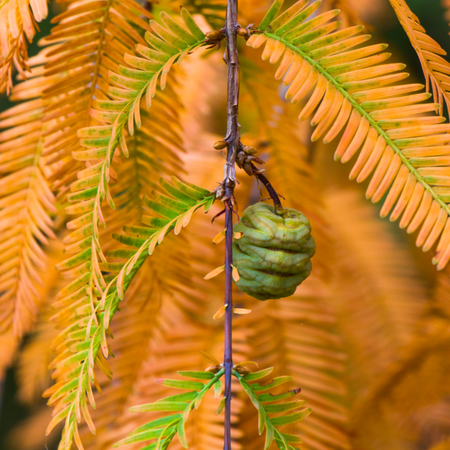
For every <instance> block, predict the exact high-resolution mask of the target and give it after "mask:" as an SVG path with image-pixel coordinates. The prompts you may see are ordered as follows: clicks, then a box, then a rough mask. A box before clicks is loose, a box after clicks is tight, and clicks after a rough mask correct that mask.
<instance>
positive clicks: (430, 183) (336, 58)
mask: <svg viewBox="0 0 450 450" xmlns="http://www.w3.org/2000/svg"><path fill="white" fill-rule="evenodd" d="M306 5H307V3H306V2H302V1H300V2H297V3H296V4H295V5H294V6H292V8H291V9H289V10H287V11H286V12H284V13H283V14H281V15H280V16H278V17H277V18H275V17H276V15H277V13H278V10H279V6H280V2H275V3H274V5H273V6H272V8H271V9H270V10H269V12H268V13H267V15H266V17H265V19H264V20H263V22H262V23H261V25H260V31H263V33H262V34H260V33H257V34H254V35H253V36H252V37H251V38H250V39H249V40H248V41H247V45H250V46H252V47H253V48H259V47H260V46H262V45H263V44H265V49H264V51H263V53H262V58H263V59H264V60H269V61H270V62H271V63H272V64H275V63H279V66H278V70H277V72H276V74H275V78H276V79H282V78H283V82H284V84H285V85H286V86H289V87H288V89H287V91H286V99H288V100H291V102H293V103H296V102H299V101H300V100H302V99H304V98H305V97H306V96H307V94H309V93H310V94H311V95H310V98H309V100H308V102H307V103H306V105H305V106H304V107H303V109H302V111H301V113H300V115H299V118H300V119H301V120H304V119H307V118H308V117H310V116H311V115H312V114H313V112H314V111H315V110H316V108H317V110H316V111H315V113H314V115H313V117H312V119H311V125H312V126H315V127H316V128H315V130H314V132H313V134H312V137H311V139H312V141H316V140H318V139H319V138H320V137H321V136H323V135H325V136H324V137H323V141H324V142H325V143H329V142H332V141H333V140H334V139H335V138H336V137H337V136H338V135H339V133H340V132H341V131H342V130H344V134H343V136H342V138H341V140H340V142H339V144H338V146H337V148H336V152H335V156H334V157H335V160H337V161H341V162H343V163H345V162H348V161H349V160H350V159H351V158H352V157H354V156H355V155H356V154H357V153H358V150H360V152H359V154H358V158H357V160H356V162H355V164H354V166H353V169H352V171H351V173H350V179H356V181H358V182H362V181H364V180H365V179H367V178H368V177H369V175H370V174H371V173H373V176H372V179H371V181H370V184H369V186H368V188H367V191H366V197H367V198H368V199H371V200H372V202H374V203H375V202H378V201H380V200H381V199H383V197H384V195H385V194H388V195H387V197H386V199H385V202H384V205H383V208H382V210H381V216H382V217H386V216H387V215H388V214H389V212H390V211H391V210H392V209H393V210H392V213H391V215H390V220H391V221H395V220H397V219H399V218H400V216H402V217H401V220H400V227H401V228H407V231H408V232H409V233H413V232H414V231H416V230H417V229H419V227H420V232H419V235H418V237H417V241H416V243H417V245H418V246H420V247H423V249H424V251H427V250H429V249H430V248H431V247H432V246H433V245H434V244H435V243H436V242H438V245H437V254H436V256H435V257H434V259H433V263H434V264H436V266H437V268H438V270H442V269H443V268H444V267H445V265H446V264H447V262H448V260H449V259H450V221H449V213H450V210H449V209H448V205H447V203H446V192H447V188H446V187H445V182H446V175H445V174H446V173H447V169H446V167H445V166H446V165H447V159H446V156H441V155H446V152H447V151H448V150H447V146H446V145H445V144H447V143H448V142H449V140H450V135H449V134H447V133H446V132H447V131H448V129H449V125H448V124H443V123H442V122H444V121H445V118H444V117H441V116H422V114H423V113H426V112H432V111H436V110H438V109H439V107H440V106H439V104H438V103H424V102H425V101H426V100H427V99H428V98H429V97H430V95H431V94H428V93H416V94H413V92H417V91H420V90H421V89H422V87H423V86H422V85H420V84H406V85H398V86H397V85H394V86H392V84H394V83H395V82H398V81H401V80H403V79H405V78H407V77H408V75H409V74H407V73H405V72H400V73H396V72H398V71H400V70H402V69H403V68H404V67H405V66H404V64H400V63H393V64H381V65H377V64H379V63H380V62H383V61H385V60H386V59H388V58H389V57H390V54H389V53H381V52H382V51H383V50H384V49H386V47H387V46H386V45H385V44H375V45H370V46H364V47H361V48H357V49H356V50H351V49H352V48H353V47H355V46H357V45H358V44H362V43H364V42H366V41H367V40H368V39H369V38H370V35H362V36H358V35H359V34H360V33H361V31H362V30H363V27H362V26H354V27H350V28H347V29H344V30H341V31H337V32H335V33H332V34H330V33H331V32H332V31H334V30H336V29H337V28H338V27H339V25H340V23H339V22H337V21H332V19H333V18H334V17H335V16H336V15H337V14H338V12H339V11H338V10H332V11H329V12H326V13H324V14H320V15H319V16H316V17H314V18H312V19H311V20H309V21H306V22H305V20H306V19H307V18H309V17H310V16H311V15H312V14H313V13H314V11H315V10H317V8H318V7H319V5H320V2H315V3H313V4H311V5H310V6H306ZM403 94H409V95H403Z"/></svg>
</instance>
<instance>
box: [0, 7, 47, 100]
mask: <svg viewBox="0 0 450 450" xmlns="http://www.w3.org/2000/svg"><path fill="white" fill-rule="evenodd" d="M47 14H48V7H47V2H46V1H45V0H31V1H28V0H4V1H3V2H2V3H1V4H0V30H1V31H0V93H1V92H4V91H5V90H8V92H9V91H10V89H11V88H12V69H13V64H14V66H15V67H16V69H17V70H18V71H19V72H20V73H21V74H22V75H24V74H25V71H26V70H27V68H28V66H27V59H28V53H27V43H26V39H28V41H29V42H31V41H32V40H33V38H34V36H35V34H36V22H41V21H42V20H43V19H45V18H46V17H47Z"/></svg>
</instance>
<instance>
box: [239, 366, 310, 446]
mask: <svg viewBox="0 0 450 450" xmlns="http://www.w3.org/2000/svg"><path fill="white" fill-rule="evenodd" d="M269 370H270V372H271V371H272V369H269ZM266 371H267V369H266ZM261 372H265V371H264V370H263V371H260V372H255V374H258V375H257V377H258V376H259V375H260V374H261ZM270 372H268V373H270ZM268 373H266V374H265V375H267V374H268ZM233 375H234V376H235V377H236V378H238V379H239V382H240V384H241V386H242V388H243V389H244V391H245V392H246V393H247V395H248V396H249V398H250V400H251V401H252V403H253V405H254V406H255V408H256V409H257V410H258V422H259V425H258V431H259V434H262V432H263V430H264V428H265V430H266V439H265V444H264V450H268V449H269V447H270V445H271V444H272V442H273V441H274V440H275V442H276V444H277V446H278V448H279V449H280V450H284V449H285V450H289V449H290V448H292V447H290V446H289V444H288V442H293V443H298V442H301V439H300V438H299V437H297V436H291V435H283V434H282V433H281V432H280V431H278V429H277V427H279V426H282V425H287V424H290V423H295V422H298V421H300V420H303V419H304V418H305V417H307V416H308V415H309V414H310V413H311V410H310V409H309V408H308V409H303V410H302V411H299V412H295V413H292V414H286V415H280V413H284V412H287V411H292V410H294V409H297V408H300V407H303V406H304V405H305V401H303V400H299V401H291V402H282V400H284V399H286V398H290V397H292V396H294V395H296V394H298V392H299V391H300V390H299V389H295V390H292V391H288V392H285V393H283V394H279V395H273V394H270V393H267V394H262V395H256V394H255V390H258V389H259V390H263V389H261V386H260V385H259V384H257V383H256V384H253V385H250V384H248V382H247V381H248V379H249V378H250V375H252V374H251V373H250V374H248V375H245V376H241V375H239V373H238V372H237V371H235V370H234V371H233ZM265 375H263V376H265ZM261 378H262V376H261ZM290 379H291V377H277V378H275V379H274V381H273V382H271V383H269V384H267V385H266V386H264V388H265V389H264V390H267V389H271V388H275V387H277V386H279V385H281V384H283V383H286V382H288V381H290ZM267 401H270V402H271V403H274V402H281V403H276V404H275V405H272V404H270V405H264V404H263V403H264V402H267ZM271 414H276V417H271ZM261 422H262V423H261Z"/></svg>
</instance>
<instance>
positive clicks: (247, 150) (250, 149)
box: [244, 145, 258, 155]
mask: <svg viewBox="0 0 450 450" xmlns="http://www.w3.org/2000/svg"><path fill="white" fill-rule="evenodd" d="M244 152H245V153H247V155H256V153H258V150H256V148H255V147H250V146H249V145H244Z"/></svg>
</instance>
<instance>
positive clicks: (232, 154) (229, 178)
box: [222, 0, 240, 450]
mask: <svg viewBox="0 0 450 450" xmlns="http://www.w3.org/2000/svg"><path fill="white" fill-rule="evenodd" d="M237 10H238V0H227V17H226V24H225V33H226V36H227V50H226V63H227V65H228V98H227V135H226V137H225V141H226V143H227V162H226V164H225V176H224V180H223V184H222V185H223V188H224V194H225V195H224V200H225V201H224V203H225V227H226V236H225V304H226V305H227V309H226V311H225V325H224V327H225V328H224V334H225V340H224V341H225V342H224V358H223V367H224V370H225V374H224V377H225V391H224V395H225V411H224V414H225V418H224V447H223V448H224V450H231V371H232V369H233V354H232V325H233V298H232V285H233V281H232V270H231V264H233V252H232V246H233V204H234V187H235V186H236V169H235V163H236V155H237V152H238V149H239V144H240V137H239V122H238V110H239V56H238V48H237V30H238V28H239V27H240V26H239V23H238V18H237Z"/></svg>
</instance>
